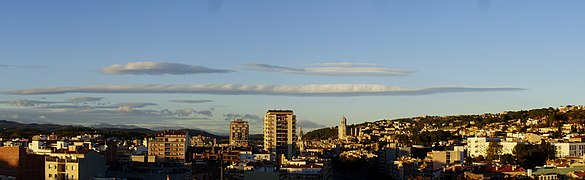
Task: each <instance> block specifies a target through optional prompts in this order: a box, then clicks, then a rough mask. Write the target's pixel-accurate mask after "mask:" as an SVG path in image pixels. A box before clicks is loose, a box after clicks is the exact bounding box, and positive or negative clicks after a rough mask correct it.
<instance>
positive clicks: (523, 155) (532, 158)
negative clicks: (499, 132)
mask: <svg viewBox="0 0 585 180" xmlns="http://www.w3.org/2000/svg"><path fill="white" fill-rule="evenodd" d="M547 148H548V147H547ZM513 152H514V155H516V162H517V163H518V164H520V165H521V166H522V167H523V168H525V169H533V168H534V167H536V166H542V165H544V164H545V163H546V160H547V158H548V157H547V156H548V155H547V152H545V150H543V149H542V148H541V145H527V144H518V145H516V147H514V150H513Z"/></svg>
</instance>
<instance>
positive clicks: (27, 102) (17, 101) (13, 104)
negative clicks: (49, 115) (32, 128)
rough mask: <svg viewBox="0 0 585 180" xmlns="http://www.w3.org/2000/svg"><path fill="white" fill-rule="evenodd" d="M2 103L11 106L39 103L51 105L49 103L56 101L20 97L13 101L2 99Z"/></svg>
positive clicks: (35, 104) (27, 105)
mask: <svg viewBox="0 0 585 180" xmlns="http://www.w3.org/2000/svg"><path fill="white" fill-rule="evenodd" d="M0 103H2V104H8V105H11V106H16V107H32V106H38V105H49V104H53V103H56V102H51V101H35V100H27V99H18V100H13V101H0Z"/></svg>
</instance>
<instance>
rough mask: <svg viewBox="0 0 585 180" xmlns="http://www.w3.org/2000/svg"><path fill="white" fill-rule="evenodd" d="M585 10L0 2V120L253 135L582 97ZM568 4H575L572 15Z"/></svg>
mask: <svg viewBox="0 0 585 180" xmlns="http://www.w3.org/2000/svg"><path fill="white" fill-rule="evenodd" d="M584 4H585V2H582V1H566V2H565V3H553V2H533V1H496V0H492V1H489V0H479V1H466V2H453V1H441V2H422V1H408V2H401V1H365V2H362V1H356V2H337V1H319V2H311V3H308V2H259V1H253V2H238V1H198V2H190V1H176V2H174V3H167V2H156V1H141V2H118V1H100V2H84V3H81V2H75V1H56V2H43V1H36V2H35V1H29V2H4V3H2V6H0V22H1V23H2V27H1V28H0V39H3V40H2V43H0V76H2V77H4V78H2V84H3V85H2V86H1V88H0V92H2V93H1V94H0V119H5V120H10V121H16V122H24V123H28V122H36V123H55V124H78V125H93V124H100V123H108V124H126V125H137V126H141V127H147V128H155V127H161V126H164V127H186V128H198V129H203V130H207V131H209V132H215V133H222V134H227V132H229V131H228V127H229V123H230V121H231V120H234V119H243V120H246V121H249V122H250V133H253V134H257V133H260V132H261V131H262V116H263V114H264V113H265V112H266V110H270V109H292V110H294V112H295V115H297V117H298V127H302V128H303V129H305V131H307V130H311V129H315V128H320V127H326V126H328V127H330V126H336V125H338V124H339V117H341V116H345V117H347V123H348V124H355V123H361V122H364V121H376V120H380V119H395V118H402V117H413V116H422V115H455V114H481V113H486V112H492V113H497V112H503V111H507V110H520V109H531V108H541V107H558V106H564V105H570V104H572V105H580V104H583V103H582V102H583V100H584V99H583V97H582V96H580V91H581V90H582V89H584V88H585V82H583V81H581V80H580V78H579V77H580V76H581V75H583V72H582V71H580V69H579V67H580V66H582V65H584V62H583V61H582V60H581V58H582V57H584V56H583V55H585V52H583V51H581V49H580V47H583V46H584V45H585V41H584V40H585V35H584V34H583V33H581V32H583V31H585V24H584V23H582V22H580V21H579V20H580V19H582V18H584V17H585V14H583V13H582V12H581V9H580V8H579V7H582V5H584ZM580 5H581V6H580Z"/></svg>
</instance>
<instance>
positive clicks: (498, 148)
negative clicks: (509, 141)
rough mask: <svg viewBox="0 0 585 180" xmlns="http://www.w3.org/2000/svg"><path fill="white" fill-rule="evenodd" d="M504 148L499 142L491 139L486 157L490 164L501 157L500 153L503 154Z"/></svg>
mask: <svg viewBox="0 0 585 180" xmlns="http://www.w3.org/2000/svg"><path fill="white" fill-rule="evenodd" d="M502 148H503V146H502V145H500V143H499V142H497V141H490V144H489V146H488V149H487V157H486V160H487V162H488V164H491V163H492V162H493V161H494V160H496V159H499V156H500V154H502Z"/></svg>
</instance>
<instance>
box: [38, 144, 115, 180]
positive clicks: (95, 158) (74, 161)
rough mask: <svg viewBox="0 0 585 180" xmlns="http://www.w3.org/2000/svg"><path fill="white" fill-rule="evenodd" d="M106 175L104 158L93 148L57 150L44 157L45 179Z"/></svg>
mask: <svg viewBox="0 0 585 180" xmlns="http://www.w3.org/2000/svg"><path fill="white" fill-rule="evenodd" d="M105 176H106V158H105V156H104V155H102V154H100V153H98V152H96V151H93V150H80V151H69V150H58V151H56V152H52V153H51V154H50V155H49V156H47V157H46V158H45V179H70V180H76V179H93V178H96V177H105Z"/></svg>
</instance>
